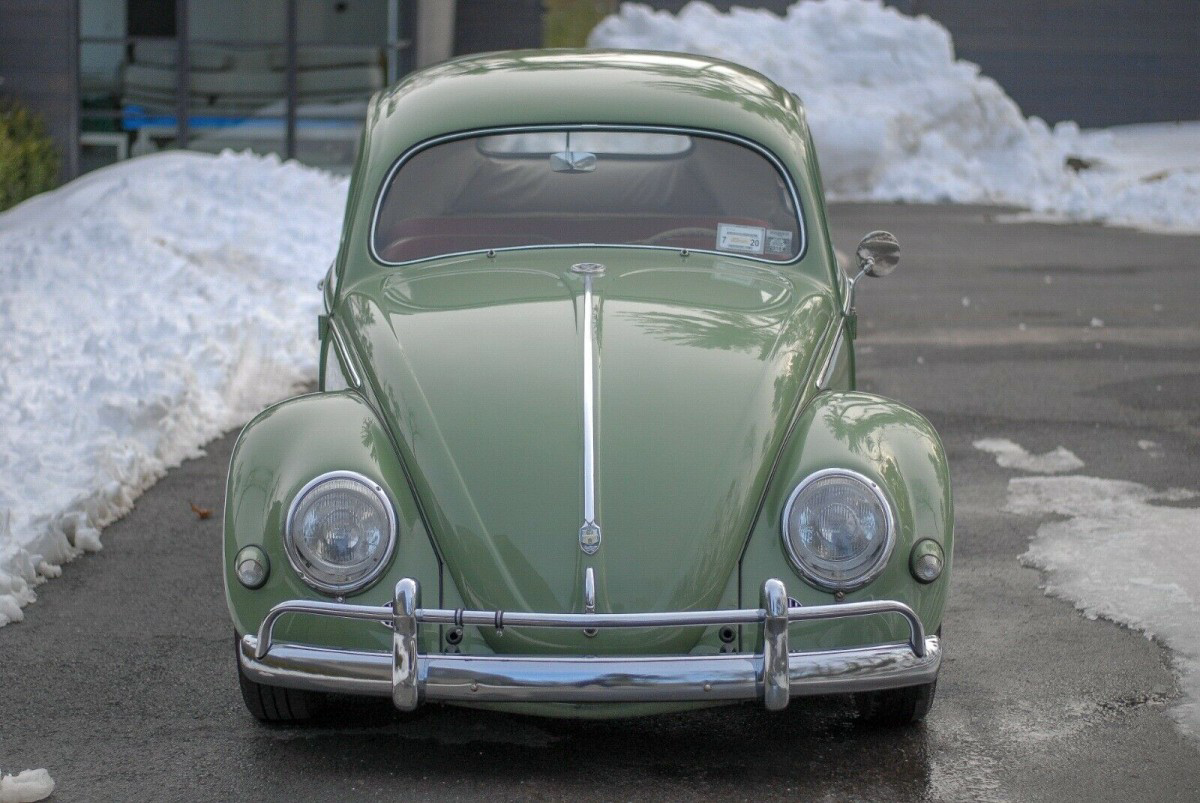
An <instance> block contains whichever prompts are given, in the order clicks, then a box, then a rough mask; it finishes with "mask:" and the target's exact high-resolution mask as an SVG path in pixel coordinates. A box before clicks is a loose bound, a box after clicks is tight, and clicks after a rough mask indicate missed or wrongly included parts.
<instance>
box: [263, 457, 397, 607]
mask: <svg viewBox="0 0 1200 803" xmlns="http://www.w3.org/2000/svg"><path fill="white" fill-rule="evenodd" d="M284 543H285V544H286V546H287V552H288V558H289V559H290V560H291V562H292V566H293V567H295V569H296V571H298V572H299V573H300V576H301V577H302V578H304V580H305V582H307V583H308V584H309V585H311V586H313V587H314V588H317V589H319V590H321V591H327V592H331V593H338V594H342V593H346V592H349V591H356V590H358V589H360V588H363V587H364V586H366V585H367V584H368V583H370V582H371V581H372V580H374V579H375V578H376V577H378V576H379V573H380V572H381V571H383V567H384V565H385V564H386V563H387V560H388V558H389V557H391V554H392V549H393V548H394V546H395V543H396V514H395V512H394V511H393V509H392V503H391V501H390V500H389V499H388V498H387V495H386V494H385V493H384V492H383V488H381V487H380V486H379V485H378V484H377V483H375V482H372V481H371V480H369V479H367V478H366V477H363V476H361V475H359V474H354V473H352V472H349V471H335V472H332V473H330V474H324V475H322V476H320V477H317V478H316V479H315V480H313V481H312V482H310V483H309V484H308V485H306V486H305V487H304V488H303V489H301V491H300V493H299V494H298V495H297V496H296V499H295V501H293V502H292V508H291V510H290V511H289V513H288V520H287V528H286V530H285V533H284Z"/></svg>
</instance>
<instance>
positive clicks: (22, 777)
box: [0, 770, 54, 803]
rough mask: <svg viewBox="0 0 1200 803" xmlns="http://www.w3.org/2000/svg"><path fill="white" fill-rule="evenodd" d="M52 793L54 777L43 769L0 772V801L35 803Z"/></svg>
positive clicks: (5, 802)
mask: <svg viewBox="0 0 1200 803" xmlns="http://www.w3.org/2000/svg"><path fill="white" fill-rule="evenodd" d="M52 794H54V779H53V778H51V777H50V773H48V772H46V771H45V770H25V771H24V772H20V773H17V774H16V775H5V774H4V773H3V772H0V803H35V801H38V800H45V799H46V798H48V797H50V795H52Z"/></svg>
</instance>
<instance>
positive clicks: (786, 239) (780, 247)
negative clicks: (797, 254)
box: [767, 229, 792, 254]
mask: <svg viewBox="0 0 1200 803" xmlns="http://www.w3.org/2000/svg"><path fill="white" fill-rule="evenodd" d="M791 252H792V233H791V232H790V231H782V230H780V229H767V253H768V254H790V253H791Z"/></svg>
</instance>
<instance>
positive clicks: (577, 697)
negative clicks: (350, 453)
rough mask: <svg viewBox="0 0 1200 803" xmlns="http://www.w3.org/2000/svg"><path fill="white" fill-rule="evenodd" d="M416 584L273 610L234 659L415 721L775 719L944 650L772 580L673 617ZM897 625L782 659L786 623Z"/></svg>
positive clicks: (919, 635) (901, 678) (897, 683)
mask: <svg viewBox="0 0 1200 803" xmlns="http://www.w3.org/2000/svg"><path fill="white" fill-rule="evenodd" d="M419 596H420V588H419V586H418V584H417V582H416V581H415V580H410V579H404V580H401V581H400V582H399V583H397V584H396V594H395V600H394V603H393V606H390V607H389V606H372V605H347V604H343V603H334V602H305V601H291V602H283V603H280V604H279V605H276V606H275V607H274V608H272V609H271V611H270V612H269V613H268V614H267V616H266V618H265V619H263V623H262V625H261V626H260V627H259V630H258V635H257V636H250V635H247V636H245V637H243V639H242V641H241V645H240V651H239V659H240V661H241V664H242V669H243V671H244V672H245V673H246V675H247V676H249V677H250V678H251V679H253V680H256V681H258V682H260V683H266V684H270V685H275V686H288V687H292V688H300V689H310V690H313V691H326V692H343V693H350V694H364V695H376V696H381V697H391V698H392V701H393V702H394V703H395V705H396V707H397V708H399V709H401V710H404V711H411V710H412V709H414V708H416V707H417V706H418V705H420V704H421V703H423V702H428V701H450V702H489V703H495V702H560V703H580V702H613V703H616V702H692V701H695V702H704V701H730V700H761V701H762V702H763V704H764V705H765V706H766V707H767V708H768V709H771V710H778V709H781V708H784V707H786V706H787V704H788V700H789V699H790V697H791V696H793V695H794V696H806V695H816V694H837V693H843V692H859V691H872V690H876V689H887V688H897V687H901V686H912V685H917V684H921V683H928V682H931V681H933V680H934V679H935V678H936V677H937V672H938V668H939V666H940V665H941V660H942V653H941V644H940V642H939V640H938V638H937V637H936V636H929V637H926V636H925V630H924V627H923V626H922V624H921V620H920V619H919V618H918V617H917V615H916V613H914V612H913V610H912V609H911V608H909V607H908V606H907V605H905V604H903V603H901V602H894V601H888V600H881V601H877V602H850V603H843V604H841V605H818V606H812V607H795V608H789V607H788V603H787V599H788V598H787V592H786V591H785V589H784V586H783V583H782V582H780V581H779V580H767V581H766V582H765V583H764V584H763V588H762V604H763V607H761V608H748V609H741V610H727V611H693V612H680V613H625V614H586V613H585V614H571V613H506V612H503V611H467V610H442V609H435V608H420V607H418V604H419ZM887 613H891V614H898V615H900V616H903V617H904V618H905V619H906V620H907V621H908V626H909V635H910V638H909V641H908V642H907V643H900V644H887V645H882V646H875V647H860V648H856V649H847V650H821V651H816V652H789V650H788V632H787V631H788V624H789V623H791V622H803V621H813V620H823V619H842V618H848V617H858V616H871V615H877V614H887ZM285 614H307V615H313V616H333V617H337V618H342V619H362V620H368V621H377V622H383V623H385V624H388V625H390V626H391V627H392V630H393V635H392V652H391V654H390V655H389V654H387V653H384V652H366V651H353V650H335V649H327V648H321V647H306V646H301V645H296V644H286V643H278V644H276V643H274V642H273V640H272V632H273V629H274V626H275V622H276V621H278V619H279V617H280V616H283V615H285ZM422 624H440V625H455V626H464V625H479V626H483V627H496V628H502V627H567V628H578V629H585V628H596V629H605V628H614V627H683V626H702V625H746V624H749V625H758V624H761V625H763V651H762V652H761V653H755V654H747V653H733V654H721V655H681V656H640V655H639V656H620V657H614V656H602V657H577V656H509V655H446V654H434V655H423V654H418V652H417V629H418V626H419V625H422Z"/></svg>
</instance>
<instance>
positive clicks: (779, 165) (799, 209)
mask: <svg viewBox="0 0 1200 803" xmlns="http://www.w3.org/2000/svg"><path fill="white" fill-rule="evenodd" d="M547 131H612V132H637V133H661V134H682V135H685V136H694V137H707V138H709V139H719V140H724V141H726V142H732V143H735V144H737V145H741V146H743V147H746V148H749V149H750V150H752V151H755V152H756V153H758V154H759V155H760V156H762V157H764V158H765V159H766V160H767V161H768V162H769V163H770V164H771V166H772V167H774V168H775V170H776V172H778V173H779V175H780V176H781V177H782V178H783V181H784V184H785V185H787V189H788V193H789V194H790V195H791V198H792V205H793V207H794V209H795V217H796V223H797V227H798V233H799V238H800V243H799V248H798V249H797V251H796V256H794V257H792V258H791V259H788V260H777V259H767V258H765V257H760V256H756V255H754V254H743V253H738V252H736V251H719V250H716V249H707V248H704V249H701V248H688V249H680V248H679V247H677V246H666V245H645V244H623V243H535V244H530V245H510V246H502V247H500V248H493V249H483V248H476V249H472V250H469V251H449V252H447V253H445V254H434V255H433V256H427V257H419V258H417V259H407V260H401V261H398V262H391V261H388V260H386V259H383V258H382V257H381V256H380V255H379V253H378V251H376V249H375V236H376V228H377V227H378V225H379V215H380V213H381V212H382V211H383V201H384V196H385V195H386V193H387V190H388V188H389V187H390V186H391V184H392V180H393V179H394V178H395V176H396V173H397V172H399V170H400V169H401V168H402V167H403V166H404V164H405V163H406V162H407V161H408V160H409V159H411V158H413V157H414V156H416V155H417V154H418V153H421V152H422V151H425V150H428V149H429V148H432V147H435V146H437V145H441V144H443V143H446V142H454V141H458V140H463V139H471V138H476V137H486V136H494V135H499V134H524V133H540V132H547ZM805 221H806V218H805V214H804V205H803V204H802V203H801V201H800V193H799V192H797V190H796V183H795V181H793V180H792V176H791V173H789V172H788V170H787V168H786V167H785V166H784V164H783V162H782V161H781V160H780V159H779V157H777V156H776V155H775V154H774V153H772V152H771V151H769V150H768V149H767V148H764V147H763V146H762V145H759V144H758V143H757V142H755V141H753V140H750V139H746V138H745V137H741V136H738V135H736V134H729V133H725V132H723V131H713V130H711V129H704V128H689V127H680V126H661V125H607V124H601V123H574V124H538V125H522V126H500V127H491V128H477V129H472V130H470V131H459V132H455V133H453V134H444V135H442V136H438V137H432V138H430V139H427V140H424V141H422V142H418V143H417V144H415V145H413V146H411V147H410V148H408V149H407V150H406V151H404V153H402V154H400V156H399V157H397V158H396V160H395V161H394V162H393V163H392V166H391V167H389V168H388V171H387V173H385V174H384V177H383V181H381V182H380V183H379V187H378V188H376V190H375V202H374V204H372V207H371V226H370V230H369V231H368V233H367V252H368V253H369V254H370V256H371V259H372V260H373V261H374V262H375V263H376V264H377V265H381V266H383V267H387V268H394V267H400V266H403V265H414V264H417V263H421V262H428V261H430V260H434V259H450V258H453V257H461V256H470V255H472V254H485V253H489V252H492V253H495V252H499V251H526V250H532V249H536V250H544V249H551V248H624V249H637V250H653V251H674V252H676V253H678V252H680V251H682V250H686V251H687V252H688V253H695V254H711V255H714V256H721V257H727V258H734V259H747V260H751V261H753V262H761V263H764V264H767V265H794V264H796V263H797V262H799V261H801V260H802V259H804V256H805V254H806V253H807V252H808V229H807V227H806V226H805Z"/></svg>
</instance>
